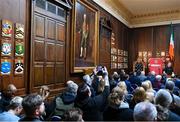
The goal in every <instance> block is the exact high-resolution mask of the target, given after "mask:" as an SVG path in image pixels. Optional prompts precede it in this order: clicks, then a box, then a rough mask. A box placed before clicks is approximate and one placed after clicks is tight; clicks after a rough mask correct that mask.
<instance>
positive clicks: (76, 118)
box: [63, 108, 84, 122]
mask: <svg viewBox="0 0 180 122" xmlns="http://www.w3.org/2000/svg"><path fill="white" fill-rule="evenodd" d="M82 116H83V112H82V111H81V110H80V109H79V108H72V109H69V110H67V111H65V113H64V115H63V118H64V119H63V120H64V121H73V122H84V120H83V118H82Z"/></svg>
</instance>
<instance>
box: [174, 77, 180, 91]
mask: <svg viewBox="0 0 180 122" xmlns="http://www.w3.org/2000/svg"><path fill="white" fill-rule="evenodd" d="M174 82H175V86H176V87H178V88H179V89H180V79H179V78H175V79H174Z"/></svg>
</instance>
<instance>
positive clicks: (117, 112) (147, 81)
mask: <svg viewBox="0 0 180 122" xmlns="http://www.w3.org/2000/svg"><path fill="white" fill-rule="evenodd" d="M83 81H84V82H83V83H82V84H80V85H79V86H78V85H77V84H76V83H75V82H73V81H68V82H67V87H66V90H65V91H64V92H63V93H60V94H59V95H57V96H56V97H55V98H54V100H53V101H52V102H48V101H47V98H48V96H49V94H50V89H49V88H48V87H47V86H42V87H41V88H40V91H39V93H36V94H29V95H27V96H25V97H24V98H22V97H19V96H15V92H16V91H17V89H16V87H15V86H14V85H13V84H10V85H9V86H8V88H7V91H3V92H2V93H1V97H0V112H1V113H0V120H1V121H8V122H9V121H16V122H17V121H44V120H46V121H81V122H83V121H180V90H179V89H180V85H179V84H180V80H179V79H178V78H175V77H174V76H173V78H167V77H166V75H165V74H163V75H162V76H161V75H156V74H155V73H154V72H150V73H149V74H148V75H147V76H145V73H144V72H141V74H140V75H138V76H137V75H136V73H135V72H134V73H130V75H128V74H126V73H125V72H124V71H123V70H122V71H121V72H120V74H118V73H117V72H114V74H113V75H112V76H109V74H108V71H107V69H106V67H102V66H97V67H96V68H95V69H94V70H93V72H92V74H86V75H84V76H83ZM22 111H23V112H22ZM22 113H23V114H22Z"/></svg>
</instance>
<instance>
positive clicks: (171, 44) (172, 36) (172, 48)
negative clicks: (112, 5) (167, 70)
mask: <svg viewBox="0 0 180 122" xmlns="http://www.w3.org/2000/svg"><path fill="white" fill-rule="evenodd" d="M169 56H170V58H171V60H173V59H174V33H173V28H172V24H171V36H170V45H169Z"/></svg>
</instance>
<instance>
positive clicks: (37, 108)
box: [22, 94, 45, 117]
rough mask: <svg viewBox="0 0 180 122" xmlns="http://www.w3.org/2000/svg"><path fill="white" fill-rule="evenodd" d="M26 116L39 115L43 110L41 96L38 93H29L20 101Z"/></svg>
mask: <svg viewBox="0 0 180 122" xmlns="http://www.w3.org/2000/svg"><path fill="white" fill-rule="evenodd" d="M22 106H23V109H24V112H25V114H26V116H30V117H32V116H41V115H43V114H44V112H45V106H44V102H43V98H42V97H41V96H40V95H38V94H30V95H28V96H26V97H25V98H24V99H23V101H22Z"/></svg>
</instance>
